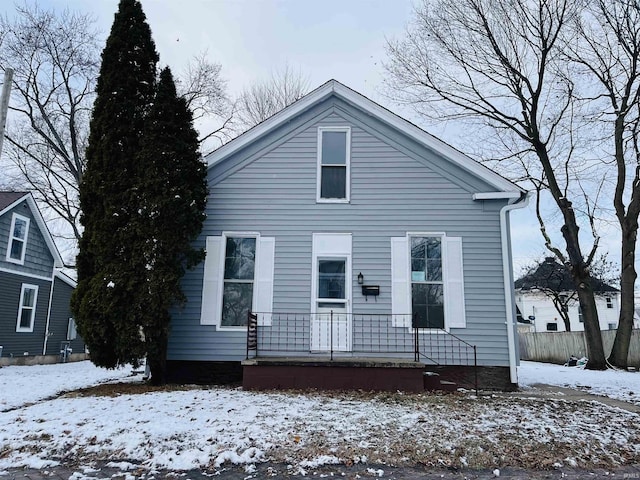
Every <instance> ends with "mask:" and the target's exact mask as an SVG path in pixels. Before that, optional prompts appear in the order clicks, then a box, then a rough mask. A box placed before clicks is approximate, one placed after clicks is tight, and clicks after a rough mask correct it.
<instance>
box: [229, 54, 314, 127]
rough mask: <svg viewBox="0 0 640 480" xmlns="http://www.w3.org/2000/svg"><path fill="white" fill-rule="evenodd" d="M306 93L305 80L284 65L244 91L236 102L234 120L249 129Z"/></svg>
mask: <svg viewBox="0 0 640 480" xmlns="http://www.w3.org/2000/svg"><path fill="white" fill-rule="evenodd" d="M308 91H309V81H308V79H307V78H306V77H305V76H303V75H302V73H300V71H297V72H296V71H294V70H292V69H291V67H289V66H288V65H286V66H285V67H284V68H283V69H282V70H279V71H276V72H275V73H273V74H272V75H271V78H270V79H269V80H267V81H265V82H258V83H255V84H253V85H252V86H250V87H249V88H247V89H245V90H244V91H243V92H242V94H241V95H240V98H239V99H238V118H239V121H240V124H241V125H242V126H243V128H244V129H245V130H246V129H249V128H251V127H253V126H254V125H257V124H258V123H260V122H263V121H264V120H266V119H267V118H269V117H270V116H272V115H274V114H276V113H278V112H279V111H280V110H282V109H283V108H285V107H287V106H289V105H291V104H292V103H293V102H295V101H296V100H299V99H300V98H302V97H303V96H304V95H305V94H306V93H307V92H308Z"/></svg>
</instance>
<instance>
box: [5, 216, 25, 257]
mask: <svg viewBox="0 0 640 480" xmlns="http://www.w3.org/2000/svg"><path fill="white" fill-rule="evenodd" d="M28 235H29V219H28V218H27V217H23V216H22V215H18V214H17V213H14V214H13V217H12V218H11V229H10V230H9V243H8V245H7V262H12V263H19V264H20V265H22V264H24V255H25V252H26V251H27V238H28Z"/></svg>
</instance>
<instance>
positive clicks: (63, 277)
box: [53, 270, 78, 288]
mask: <svg viewBox="0 0 640 480" xmlns="http://www.w3.org/2000/svg"><path fill="white" fill-rule="evenodd" d="M53 277H54V278H59V279H60V280H61V281H63V282H64V283H66V284H67V285H69V286H70V287H71V288H76V287H77V286H78V283H77V282H76V281H75V280H74V279H73V278H71V277H69V276H68V275H67V274H66V273H64V272H62V271H60V270H54V271H53Z"/></svg>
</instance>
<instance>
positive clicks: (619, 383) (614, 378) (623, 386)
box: [518, 361, 640, 405]
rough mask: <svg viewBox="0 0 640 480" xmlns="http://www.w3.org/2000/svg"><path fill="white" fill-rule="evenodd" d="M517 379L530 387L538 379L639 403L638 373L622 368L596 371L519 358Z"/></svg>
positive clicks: (639, 380)
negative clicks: (526, 360)
mask: <svg viewBox="0 0 640 480" xmlns="http://www.w3.org/2000/svg"><path fill="white" fill-rule="evenodd" d="M520 363H521V365H520V368H519V370H518V383H519V384H520V386H521V387H530V386H533V385H536V384H538V383H544V384H547V385H557V386H560V387H568V388H575V389H577V390H582V391H586V392H589V393H593V394H595V395H602V396H605V397H610V398H615V399H617V400H623V401H625V402H630V403H633V404H635V405H640V373H639V372H625V371H622V370H606V371H604V372H599V371H595V370H585V369H584V368H581V367H564V366H562V365H553V364H551V363H538V362H524V361H523V362H520Z"/></svg>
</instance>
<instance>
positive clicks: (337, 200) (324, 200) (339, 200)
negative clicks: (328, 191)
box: [316, 126, 351, 203]
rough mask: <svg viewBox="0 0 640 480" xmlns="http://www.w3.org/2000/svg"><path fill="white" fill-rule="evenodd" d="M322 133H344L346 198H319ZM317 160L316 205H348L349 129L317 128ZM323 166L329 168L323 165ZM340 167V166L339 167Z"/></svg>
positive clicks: (349, 170)
mask: <svg viewBox="0 0 640 480" xmlns="http://www.w3.org/2000/svg"><path fill="white" fill-rule="evenodd" d="M323 132H345V133H346V134H347V138H346V149H347V151H346V152H345V155H346V156H345V164H346V167H345V169H346V179H345V180H346V188H345V196H346V198H322V197H321V196H320V188H321V185H322V134H323ZM317 150H318V158H317V171H316V202H317V203H349V202H350V201H351V127H347V126H344V127H318V148H317ZM325 166H331V165H330V164H329V165H325ZM336 166H338V165H336ZM340 166H341V165H340Z"/></svg>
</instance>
